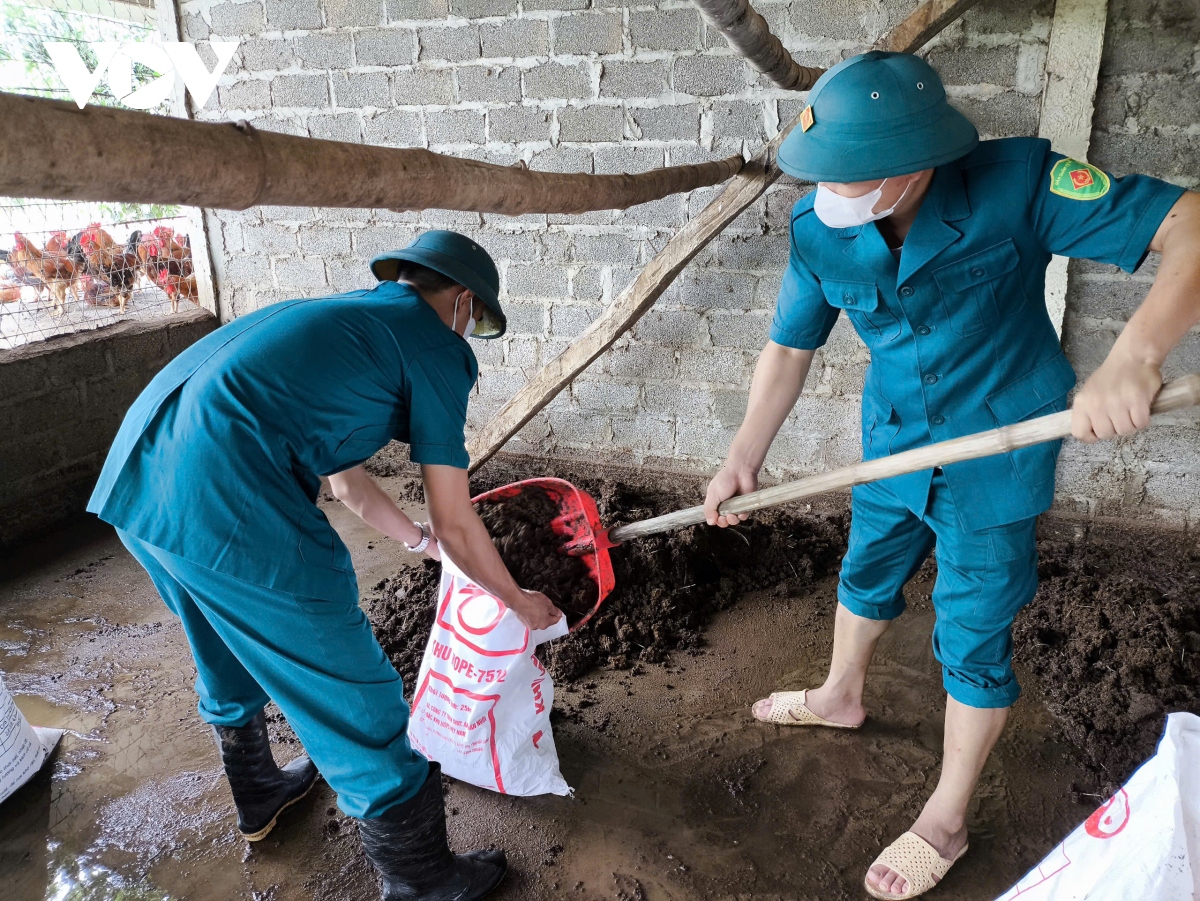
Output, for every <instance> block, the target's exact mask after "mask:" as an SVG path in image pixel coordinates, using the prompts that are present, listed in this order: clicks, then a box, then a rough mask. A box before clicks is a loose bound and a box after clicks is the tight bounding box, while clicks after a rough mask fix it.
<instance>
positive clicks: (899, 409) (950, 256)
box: [770, 138, 1183, 529]
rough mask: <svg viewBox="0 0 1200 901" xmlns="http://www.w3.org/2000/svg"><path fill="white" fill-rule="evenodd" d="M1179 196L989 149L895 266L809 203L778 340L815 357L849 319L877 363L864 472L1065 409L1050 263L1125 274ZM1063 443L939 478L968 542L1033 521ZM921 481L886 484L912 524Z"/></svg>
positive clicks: (1042, 147) (945, 177)
mask: <svg viewBox="0 0 1200 901" xmlns="http://www.w3.org/2000/svg"><path fill="white" fill-rule="evenodd" d="M1182 194H1183V189H1182V188H1180V187H1177V186H1175V185H1171V184H1168V183H1166V182H1163V181H1160V180H1158V179H1155V178H1149V177H1146V176H1141V175H1129V176H1125V177H1124V178H1116V177H1113V176H1112V175H1110V174H1108V173H1105V172H1102V171H1101V170H1099V169H1096V168H1094V167H1092V166H1088V165H1087V164H1085V163H1079V162H1076V161H1074V160H1069V159H1066V158H1064V157H1063V156H1061V155H1059V154H1056V153H1053V152H1051V150H1050V145H1049V142H1048V141H1044V140H1040V139H1035V138H1007V139H1003V140H998V141H985V142H983V143H981V144H980V145H979V146H978V147H977V148H976V149H975V150H974V151H972V152H971V153H970V154H968V155H967V156H965V157H963V158H962V159H961V160H957V161H955V162H953V163H950V164H947V165H945V166H940V167H938V168H937V169H936V170H935V172H934V176H933V181H932V183H931V184H930V188H929V193H928V194H927V195H926V197H925V200H924V201H923V203H922V205H921V209H920V210H919V211H918V214H917V217H916V219H915V221H914V223H913V226H912V228H911V229H910V231H909V233H908V235H907V236H906V237H905V242H904V247H903V250H902V252H901V254H900V258H899V259H898V260H897V259H896V257H895V256H894V255H893V254H892V252H891V251H890V250H889V249H888V247H887V245H886V243H885V242H884V239H883V236H882V235H881V234H880V232H879V229H878V227H877V226H876V224H875V223H868V224H867V225H865V226H858V227H855V228H842V229H834V228H829V227H827V226H825V225H824V224H822V223H821V222H820V220H819V219H818V218H817V216H816V214H815V212H814V211H813V199H814V198H813V196H812V194H809V195H807V196H806V197H803V198H801V200H800V201H799V202H798V203H797V204H796V207H795V209H794V211H793V215H792V228H791V242H790V258H789V263H788V268H787V272H786V273H785V275H784V277H783V282H782V287H781V290H780V293H779V300H778V303H777V305H776V309H775V316H774V320H773V322H772V327H771V333H770V334H771V340H773V341H774V342H776V343H777V344H781V345H784V346H787V347H793V348H798V349H802V350H815V349H816V348H819V347H821V346H822V345H824V344H825V342H826V341H827V340H828V338H829V334H830V331H831V330H832V328H833V326H834V324H835V323H836V322H837V319H838V316H839V315H841V314H842V313H843V312H845V313H846V315H847V317H848V318H849V319H850V321H851V323H852V324H853V326H854V328H855V330H856V331H857V333H858V335H859V337H860V338H862V340H863V342H864V343H865V344H866V345H867V347H868V349H869V350H870V352H871V362H870V365H869V366H868V369H867V373H866V379H865V384H864V387H863V400H862V407H863V416H862V420H863V423H862V428H863V454H864V458H866V459H872V458H875V457H880V456H886V455H889V454H895V453H899V452H902V451H905V450H910V449H912V448H914V447H920V446H923V445H926V444H930V443H932V442H935V441H943V440H947V439H950V438H957V437H960V436H962V435H968V434H972V433H974V432H980V431H985V430H988V429H992V428H996V427H998V426H1003V425H1009V424H1011V423H1014V422H1019V421H1022V420H1024V419H1028V418H1031V417H1033V416H1036V415H1043V414H1045V413H1049V412H1054V411H1055V410H1059V409H1065V407H1066V398H1067V395H1068V392H1069V391H1070V389H1071V388H1072V387H1073V386H1074V384H1075V374H1074V371H1073V369H1072V367H1071V365H1070V363H1069V362H1068V361H1067V359H1066V357H1065V355H1064V354H1063V352H1062V348H1061V345H1060V341H1059V338H1058V335H1057V334H1056V332H1055V329H1054V325H1053V323H1052V322H1051V320H1050V317H1049V314H1048V312H1047V310H1046V303H1045V273H1046V267H1047V265H1048V264H1049V262H1050V259H1051V255H1052V254H1062V255H1066V256H1073V257H1087V258H1089V259H1093V260H1097V261H1099V262H1105V263H1111V264H1114V265H1117V266H1120V267H1121V268H1123V269H1125V270H1126V271H1133V270H1134V269H1136V268H1137V267H1138V266H1139V265H1140V264H1141V262H1142V260H1143V259H1144V258H1145V256H1146V253H1147V250H1148V247H1149V244H1150V242H1151V240H1152V239H1153V237H1154V234H1155V232H1156V231H1157V229H1158V227H1159V226H1160V225H1161V223H1162V221H1163V219H1164V218H1165V217H1166V215H1167V213H1168V212H1169V211H1170V209H1171V207H1172V206H1173V205H1174V204H1175V203H1176V202H1177V201H1178V200H1179V198H1180V196H1181V195H1182ZM1057 451H1058V446H1057V444H1047V445H1043V446H1039V447H1035V448H1025V449H1022V450H1018V451H1015V452H1013V453H1010V454H1003V455H999V456H997V457H992V458H987V459H985V460H977V461H965V462H963V463H957V464H952V465H951V466H948V467H946V468H945V472H946V477H947V482H948V484H949V486H950V488H951V490H952V491H953V492H954V494H955V496H956V497H962V498H964V499H968V498H969V503H964V504H962V505H961V506H960V516H961V518H962V519H963V521H964V523H965V524H966V525H967V527H968V528H971V529H976V528H985V527H989V526H991V525H1000V524H1003V523H1006V522H1013V521H1015V520H1017V519H1020V518H1025V517H1028V516H1034V515H1037V514H1038V513H1040V512H1042V511H1043V510H1045V509H1046V508H1047V507H1048V506H1049V504H1050V502H1051V500H1052V499H1053V488H1054V463H1055V459H1056V456H1057ZM929 483H930V475H929V473H928V472H926V473H924V474H914V475H913V476H902V477H898V478H896V479H890V480H888V484H889V485H891V486H893V487H894V488H895V490H896V491H897V492H898V493H900V494H902V495H903V496H904V497H903V499H904V501H905V503H906V504H908V505H909V506H910V507H911V508H913V509H914V510H916V509H918V508H919V507H921V506H922V505H923V504H924V500H925V498H926V497H927V490H928V486H929Z"/></svg>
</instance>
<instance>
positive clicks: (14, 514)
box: [0, 310, 219, 548]
mask: <svg viewBox="0 0 1200 901" xmlns="http://www.w3.org/2000/svg"><path fill="white" fill-rule="evenodd" d="M218 324H219V323H218V322H217V320H216V318H215V317H214V316H212V314H210V313H207V312H205V311H203V310H191V311H188V312H186V313H183V314H181V315H178V316H173V317H171V318H170V319H168V320H157V321H152V322H144V321H142V322H121V323H118V324H116V325H112V326H108V327H105V328H101V329H96V330H95V331H88V332H77V333H75V334H73V335H62V336H59V337H55V338H51V339H48V340H46V341H42V342H39V343H37V344H29V345H26V346H24V347H20V348H16V349H15V350H11V351H6V352H4V353H3V354H2V355H0V548H3V547H6V546H10V545H13V544H15V543H17V542H20V541H23V540H25V539H27V538H30V537H32V536H34V535H37V534H40V533H42V532H45V531H47V530H48V529H50V528H52V527H53V526H55V525H57V524H58V523H60V522H62V521H63V520H66V519H69V518H70V517H71V516H73V515H77V514H79V513H81V512H83V509H84V507H85V506H86V504H87V498H88V495H89V494H90V493H91V490H92V486H93V484H94V483H95V480H96V476H97V475H98V474H99V472H100V468H101V466H102V465H103V463H104V458H105V455H106V454H107V453H108V448H109V446H110V445H111V444H112V440H113V437H114V436H115V435H116V433H117V429H118V428H119V427H120V425H121V420H122V419H123V418H124V416H125V411H126V410H128V409H129V406H130V405H131V404H132V403H133V401H134V400H135V399H136V398H137V396H138V394H140V393H141V391H142V389H143V388H145V387H146V385H147V384H148V383H149V382H150V380H151V379H152V378H154V376H155V375H156V374H157V373H158V372H159V370H161V369H162V368H163V367H164V366H166V364H167V363H169V362H170V361H171V360H172V359H174V358H175V356H176V355H177V354H179V352H180V351H182V350H183V349H184V348H185V347H188V346H189V345H191V344H193V343H194V342H196V341H198V340H199V339H200V338H202V337H204V336H205V335H207V334H208V333H209V332H211V331H213V330H214V329H215V328H216V327H217V326H218Z"/></svg>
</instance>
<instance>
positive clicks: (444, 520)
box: [421, 466, 522, 607]
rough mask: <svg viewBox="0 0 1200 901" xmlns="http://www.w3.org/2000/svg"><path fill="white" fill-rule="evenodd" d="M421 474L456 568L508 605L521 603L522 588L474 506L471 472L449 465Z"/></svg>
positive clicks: (440, 539) (432, 517)
mask: <svg viewBox="0 0 1200 901" xmlns="http://www.w3.org/2000/svg"><path fill="white" fill-rule="evenodd" d="M421 475H422V478H423V480H424V482H425V497H426V500H428V502H429V518H430V521H431V522H432V523H433V530H434V534H435V535H436V536H437V540H438V544H440V545H441V547H442V549H443V550H444V551H445V552H446V554H448V555H449V557H450V559H451V560H453V561H454V565H455V566H457V567H458V568H459V569H460V570H462V572H463V573H464V574H465V575H466V576H467V578H468V579H470V580H471V581H472V582H474V583H475V584H476V585H478V586H479V587H480V588H482V589H483V590H484V591H486V592H488V593H489V594H491V595H494V596H495V597H498V598H499V599H500V600H502V601H503V602H504V603H505V604H506V605H508V606H510V607H512V606H514V605H516V604H520V602H521V600H522V594H521V589H520V586H518V585H517V583H516V582H515V581H514V580H513V577H512V575H511V574H510V573H509V571H508V568H507V567H506V566H505V565H504V561H503V560H501V559H500V553H499V552H498V551H497V550H496V546H495V545H494V544H493V543H492V537H491V536H490V535H489V534H488V531H487V527H486V526H484V524H483V521H482V520H481V519H480V518H479V515H478V514H477V513H476V512H475V508H474V507H473V506H472V505H471V495H470V489H469V487H468V482H467V471H466V470H465V469H455V468H452V467H449V466H422V467H421Z"/></svg>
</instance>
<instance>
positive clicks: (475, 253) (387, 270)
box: [371, 231, 508, 338]
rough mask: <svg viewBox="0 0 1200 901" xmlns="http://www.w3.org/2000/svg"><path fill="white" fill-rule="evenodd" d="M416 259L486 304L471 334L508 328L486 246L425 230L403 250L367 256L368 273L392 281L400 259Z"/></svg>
mask: <svg viewBox="0 0 1200 901" xmlns="http://www.w3.org/2000/svg"><path fill="white" fill-rule="evenodd" d="M401 260H407V261H408V262H410V263H419V264H420V265H422V266H425V267H427V268H429V269H432V270H433V271H434V272H440V273H441V274H442V275H444V276H446V278H450V279H454V281H456V282H458V283H459V284H460V285H462V286H463V287H464V288H468V289H469V290H470V291H471V292H472V293H473V294H474V295H475V296H476V297H478V298H479V299H480V300H482V301H483V305H484V306H485V307H486V308H487V309H486V311H485V312H484V314H483V318H482V319H481V320H480V321H479V324H478V325H476V326H475V331H473V332H471V335H472V336H473V337H475V338H499V337H500V336H501V335H503V334H504V331H505V329H506V328H508V318H507V317H506V316H505V315H504V310H503V309H502V308H501V307H500V274H499V273H498V272H497V271H496V264H495V263H494V262H493V261H492V258H491V256H490V255H489V254H488V252H487V251H486V250H484V249H483V248H482V247H480V246H479V245H478V244H476V243H475V242H474V241H472V240H471V239H470V238H468V237H467V236H466V235H460V234H459V233H458V232H451V231H427V232H425V234H423V235H421V236H420V237H419V238H417V239H416V240H415V241H413V242H412V243H411V244H409V245H408V246H407V247H405V248H404V249H403V250H392V251H389V252H388V253H384V254H380V255H379V256H377V257H375V259H373V260H371V273H372V274H373V275H374V276H375V277H376V278H377V279H379V280H380V281H381V282H388V281H395V280H396V274H397V273H398V272H399V270H400V261H401Z"/></svg>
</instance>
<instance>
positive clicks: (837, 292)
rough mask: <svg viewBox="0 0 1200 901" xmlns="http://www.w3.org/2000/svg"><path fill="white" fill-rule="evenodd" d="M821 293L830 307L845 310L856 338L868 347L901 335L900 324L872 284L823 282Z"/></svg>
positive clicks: (875, 286) (877, 288) (876, 287)
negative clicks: (876, 340)
mask: <svg viewBox="0 0 1200 901" xmlns="http://www.w3.org/2000/svg"><path fill="white" fill-rule="evenodd" d="M821 289H822V290H823V291H824V292H825V300H826V301H827V302H828V303H829V305H830V306H832V307H837V308H838V309H839V310H845V311H846V315H847V316H849V317H850V321H851V322H852V323H853V324H854V328H855V329H856V330H857V331H858V334H859V336H860V337H861V338H862V339H863V340H864V341H865V342H867V343H868V344H871V343H877V342H873V341H871V340H870V339H872V338H874V339H878V341H891V340H893V339H895V338H897V337H898V336H899V335H900V320H899V319H897V318H896V315H895V314H894V313H893V312H892V311H891V310H889V309H888V308H887V305H886V304H884V303H883V301H882V299H881V298H880V295H879V287H878V286H877V285H876V284H875V283H874V282H835V281H827V280H824V279H822V281H821Z"/></svg>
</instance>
